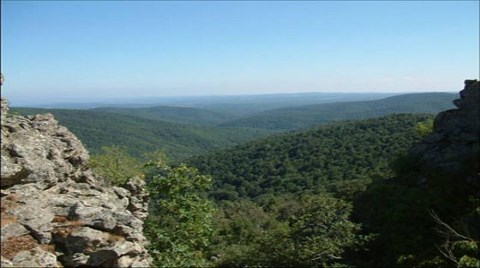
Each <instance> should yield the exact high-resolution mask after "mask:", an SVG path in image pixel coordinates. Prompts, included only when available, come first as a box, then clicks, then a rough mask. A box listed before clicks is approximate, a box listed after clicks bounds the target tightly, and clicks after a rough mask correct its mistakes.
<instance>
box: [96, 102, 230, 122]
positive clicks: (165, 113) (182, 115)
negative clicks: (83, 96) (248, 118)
mask: <svg viewBox="0 0 480 268" xmlns="http://www.w3.org/2000/svg"><path fill="white" fill-rule="evenodd" d="M92 111H96V112H108V113H117V114H126V115H133V116H137V117H141V118H146V119H153V120H161V121H165V122H174V123H185V124H193V125H210V126H213V125H217V124H220V123H223V122H225V121H228V120H231V119H234V118H237V116H234V115H233V114H230V113H228V112H227V111H222V112H216V111H211V110H208V109H202V108H195V107H180V106H154V107H148V108H121V107H101V108H95V109H92Z"/></svg>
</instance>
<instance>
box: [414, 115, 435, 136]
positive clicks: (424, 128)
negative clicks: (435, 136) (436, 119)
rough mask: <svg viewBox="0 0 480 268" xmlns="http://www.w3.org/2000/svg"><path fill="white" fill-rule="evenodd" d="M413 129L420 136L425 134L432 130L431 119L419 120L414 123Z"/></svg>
mask: <svg viewBox="0 0 480 268" xmlns="http://www.w3.org/2000/svg"><path fill="white" fill-rule="evenodd" d="M415 130H416V131H417V134H418V135H420V136H421V137H424V136H427V135H428V134H430V133H432V131H433V119H428V120H427V121H425V122H420V123H418V124H417V125H416V127H415Z"/></svg>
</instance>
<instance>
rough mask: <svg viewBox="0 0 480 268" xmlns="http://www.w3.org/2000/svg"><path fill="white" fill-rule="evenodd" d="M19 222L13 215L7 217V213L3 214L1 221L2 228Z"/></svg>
mask: <svg viewBox="0 0 480 268" xmlns="http://www.w3.org/2000/svg"><path fill="white" fill-rule="evenodd" d="M15 222H17V218H16V217H15V216H12V215H6V214H5V213H2V215H1V220H0V226H1V227H4V226H6V225H9V224H12V223H15Z"/></svg>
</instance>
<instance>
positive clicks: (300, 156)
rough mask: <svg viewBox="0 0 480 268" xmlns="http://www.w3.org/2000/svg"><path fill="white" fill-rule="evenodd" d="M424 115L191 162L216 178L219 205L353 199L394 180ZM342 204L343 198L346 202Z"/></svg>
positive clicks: (286, 138)
mask: <svg viewBox="0 0 480 268" xmlns="http://www.w3.org/2000/svg"><path fill="white" fill-rule="evenodd" d="M428 118H430V117H429V116H426V115H390V116H386V117H382V118H377V119H368V120H362V121H353V122H351V121H347V122H339V123H334V124H330V125H327V126H322V127H318V128H314V129H310V130H307V131H302V132H293V133H289V134H283V135H276V136H271V137H268V138H265V139H261V140H258V141H253V142H250V143H247V144H245V145H241V146H237V147H235V148H232V149H228V150H223V151H218V152H215V153H212V154H210V155H207V156H202V157H194V158H192V159H190V160H188V163H189V164H190V165H193V166H195V167H197V168H198V169H199V170H200V171H201V172H202V173H205V174H211V175H212V176H213V178H214V189H213V191H212V192H211V196H212V197H213V198H215V199H216V200H225V199H227V200H235V199H237V198H259V197H260V196H261V195H265V194H279V193H302V192H317V193H318V192H322V191H323V190H324V189H325V188H327V189H332V190H334V191H343V192H344V193H345V195H350V198H353V196H354V195H355V194H356V193H358V192H360V191H361V190H362V189H363V190H364V189H365V188H366V185H367V184H368V183H370V182H371V181H372V180H376V179H380V178H385V177H388V176H389V175H390V174H391V169H390V167H389V161H390V159H391V158H392V156H394V155H396V154H400V153H402V152H404V151H405V150H406V149H407V148H409V147H410V146H411V145H412V144H413V143H414V142H415V141H416V140H417V139H418V138H419V136H418V135H417V134H416V133H415V130H414V127H415V125H416V124H417V123H418V122H423V121H425V120H426V119H428ZM342 198H343V196H342Z"/></svg>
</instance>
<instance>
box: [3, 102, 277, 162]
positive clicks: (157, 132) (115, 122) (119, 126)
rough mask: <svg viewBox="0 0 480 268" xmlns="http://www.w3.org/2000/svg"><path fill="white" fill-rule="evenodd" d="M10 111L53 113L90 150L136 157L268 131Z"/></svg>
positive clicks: (192, 149)
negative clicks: (110, 149) (121, 149)
mask: <svg viewBox="0 0 480 268" xmlns="http://www.w3.org/2000/svg"><path fill="white" fill-rule="evenodd" d="M11 112H12V113H15V112H16V113H19V114H22V115H33V114H39V113H47V112H48V113H52V114H54V116H55V118H56V119H57V120H58V121H59V122H60V123H61V124H62V125H64V126H66V127H67V128H68V129H69V130H70V131H72V132H73V133H74V134H75V135H76V136H77V137H78V138H79V139H80V140H81V141H82V142H83V143H84V144H85V145H86V147H87V148H88V149H89V151H90V153H98V152H100V148H101V146H111V145H119V146H125V147H127V150H128V152H129V153H130V154H132V155H133V156H136V157H142V156H143V154H144V153H146V152H151V151H154V150H156V149H163V150H165V152H166V153H167V155H168V156H169V157H170V158H171V159H173V160H181V159H184V158H186V157H189V156H193V155H198V154H204V153H206V152H208V151H210V150H213V149H219V148H226V147H231V146H234V145H237V144H241V143H244V142H246V141H249V140H252V139H255V138H258V137H262V136H265V135H268V134H269V133H271V132H269V131H264V130H253V129H246V128H221V129H220V128H209V127H200V126H192V125H183V124H177V123H170V122H163V121H159V120H150V119H145V118H140V117H135V116H129V115H124V114H114V113H105V112H95V111H88V110H60V109H37V108H12V109H11Z"/></svg>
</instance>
